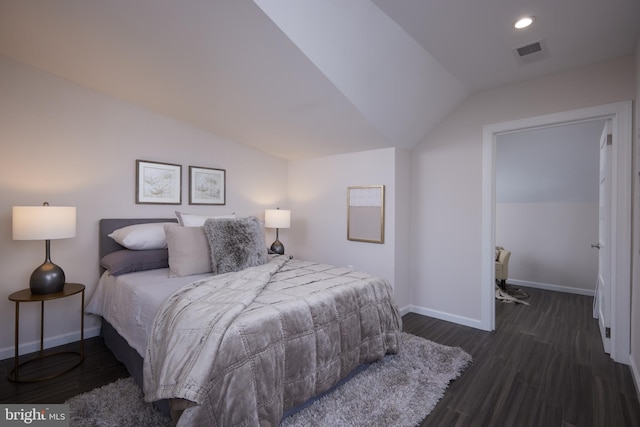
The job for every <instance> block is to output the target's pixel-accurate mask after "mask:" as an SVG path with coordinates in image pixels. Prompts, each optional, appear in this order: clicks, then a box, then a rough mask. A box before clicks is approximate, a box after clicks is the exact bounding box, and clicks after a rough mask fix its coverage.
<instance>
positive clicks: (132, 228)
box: [108, 222, 175, 251]
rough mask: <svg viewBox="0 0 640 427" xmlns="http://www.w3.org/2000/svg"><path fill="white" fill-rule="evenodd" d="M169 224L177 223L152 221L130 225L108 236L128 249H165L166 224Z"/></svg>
mask: <svg viewBox="0 0 640 427" xmlns="http://www.w3.org/2000/svg"><path fill="white" fill-rule="evenodd" d="M169 224H175V222H152V223H144V224H134V225H128V226H126V227H122V228H119V229H117V230H114V231H113V232H112V233H111V234H108V236H109V237H111V238H112V239H113V240H115V241H116V242H118V243H119V244H121V245H122V246H124V247H125V248H127V249H133V250H136V251H140V250H145V249H164V248H166V247H167V238H166V235H165V234H164V226H165V225H169Z"/></svg>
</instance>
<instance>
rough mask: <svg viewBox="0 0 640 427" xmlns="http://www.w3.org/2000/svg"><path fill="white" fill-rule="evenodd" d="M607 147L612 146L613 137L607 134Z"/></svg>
mask: <svg viewBox="0 0 640 427" xmlns="http://www.w3.org/2000/svg"><path fill="white" fill-rule="evenodd" d="M607 145H613V135H611V134H610V133H608V134H607Z"/></svg>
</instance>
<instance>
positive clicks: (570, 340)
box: [0, 289, 640, 427]
mask: <svg viewBox="0 0 640 427" xmlns="http://www.w3.org/2000/svg"><path fill="white" fill-rule="evenodd" d="M526 291H527V292H528V293H529V294H530V298H529V300H528V301H529V302H530V303H531V305H530V306H524V305H511V304H505V303H497V305H496V326H497V328H496V331H494V332H483V331H478V330H476V329H473V328H469V327H465V326H460V325H456V324H453V323H449V322H444V321H441V320H436V319H432V318H429V317H425V316H420V315H417V314H407V315H406V316H404V318H403V320H404V330H405V331H406V332H409V333H412V334H415V335H419V336H421V337H424V338H427V339H430V340H432V341H435V342H438V343H441V344H445V345H451V346H459V347H462V348H463V349H465V350H466V351H467V352H468V353H470V354H471V355H472V356H473V359H474V362H473V364H472V365H471V366H470V367H469V368H467V370H466V371H465V372H464V373H463V375H462V376H461V377H460V378H459V379H457V380H455V381H454V382H453V383H452V384H451V385H450V387H449V389H448V390H447V393H446V394H445V396H444V397H443V398H442V400H441V401H440V402H439V403H438V405H437V406H436V408H435V409H434V410H433V412H432V413H431V414H430V415H429V416H428V417H427V418H426V419H425V420H424V422H423V423H422V424H421V425H422V426H447V427H449V426H451V427H464V426H474V427H475V426H496V427H505V426H517V427H521V426H522V427H526V426H540V427H554V426H555V427H574V426H575V427H590V426H603V427H604V426H606V427H618V426H620V427H621V426H640V403H639V400H638V396H637V395H636V391H635V387H634V383H633V379H632V377H631V373H630V370H629V368H628V367H627V366H624V365H620V364H617V363H614V362H613V361H612V360H611V359H610V358H609V356H607V355H606V354H604V352H603V349H602V343H601V342H600V337H599V332H598V329H597V323H596V321H595V320H594V319H593V318H592V316H591V304H592V299H591V298H589V297H585V296H579V295H570V294H561V293H555V292H550V291H542V290H537V289H526ZM65 347H66V348H67V349H71V350H73V349H74V344H70V345H68V346H65ZM47 363H48V364H50V365H54V366H53V367H54V368H56V367H60V364H61V363H63V362H61V361H59V360H56V358H52V359H51V360H50V361H48V362H47ZM12 367H13V360H12V359H9V360H4V361H0V375H1V378H0V403H62V402H64V401H65V400H66V399H68V398H69V397H71V396H74V395H76V394H78V393H83V392H85V391H88V390H91V389H93V388H95V387H98V386H101V385H104V384H107V383H110V382H112V381H115V380H116V379H118V378H122V377H126V376H128V374H127V372H126V370H125V369H124V367H123V366H122V365H121V364H120V363H119V362H117V361H116V360H115V358H114V357H113V356H112V355H111V353H110V352H109V350H108V349H106V347H105V346H104V344H103V342H102V340H101V339H100V338H92V339H89V340H87V341H86V359H85V361H84V363H83V364H82V365H81V366H79V367H77V368H75V369H74V370H72V371H71V372H69V373H67V374H65V375H63V376H61V377H58V378H55V379H51V380H48V381H45V382H41V383H34V384H15V383H12V382H9V381H8V380H7V379H6V378H7V374H8V372H9V371H10V370H11V368H12ZM34 368H38V369H39V368H42V367H40V366H34ZM26 373H28V371H25V375H26ZM21 375H22V374H21Z"/></svg>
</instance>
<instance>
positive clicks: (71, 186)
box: [0, 57, 287, 359]
mask: <svg viewBox="0 0 640 427" xmlns="http://www.w3.org/2000/svg"><path fill="white" fill-rule="evenodd" d="M0 93H1V94H2V95H1V97H0V144H1V147H2V148H1V150H2V151H1V153H0V269H1V270H2V277H3V278H2V281H0V295H2V297H1V298H0V324H1V325H2V328H0V359H2V358H5V357H10V356H13V344H14V342H13V340H14V337H13V331H14V326H13V325H14V306H13V303H11V302H9V301H8V299H7V296H8V295H9V294H10V293H12V292H14V291H17V290H20V289H23V288H26V287H28V280H29V276H30V274H31V271H33V269H34V268H35V267H37V266H38V265H39V264H40V263H41V262H42V261H43V259H44V242H39V241H13V240H12V238H11V207H12V206H14V205H40V204H42V202H43V201H48V202H49V203H50V204H52V205H59V206H60V205H70V206H76V207H77V237H76V238H73V239H65V240H54V241H52V242H51V252H52V260H53V261H54V262H55V263H57V264H58V265H60V266H61V267H62V268H63V269H64V270H65V273H66V276H67V280H68V281H71V282H79V283H84V284H85V285H86V286H87V298H88V297H90V296H91V295H92V293H93V290H94V288H95V285H96V282H97V279H98V274H99V272H98V244H97V237H98V220H99V219H100V218H107V217H112V218H114V217H116V218H117V217H120V218H122V217H162V216H167V217H172V216H173V215H174V211H175V210H178V209H180V210H183V211H189V212H212V213H215V214H221V213H227V212H236V213H237V214H239V215H243V216H244V215H256V216H258V217H260V218H262V217H263V215H264V209H265V208H266V207H272V206H275V205H278V204H282V205H283V204H284V202H286V191H287V167H286V161H284V160H282V159H278V158H275V157H272V156H269V155H266V154H264V153H262V152H259V151H257V150H254V149H250V148H247V147H246V146H244V145H239V144H236V143H233V142H230V141H226V140H223V139H221V138H219V137H217V136H215V135H212V134H210V133H207V132H204V131H202V130H199V129H196V128H194V127H191V126H188V125H185V124H183V123H181V122H178V121H175V120H173V119H170V118H167V117H164V116H161V115H158V114H155V113H153V112H150V111H148V110H144V109H141V108H138V107H136V106H134V105H131V104H127V103H125V102H121V101H118V100H115V99H113V98H110V97H108V96H105V95H102V94H100V93H97V92H94V91H92V90H88V89H85V88H83V87H81V86H78V85H76V84H73V83H70V82H68V81H66V80H63V79H60V78H57V77H55V76H53V75H51V74H47V73H43V72H41V71H38V70H36V69H34V68H31V67H28V66H25V65H22V64H19V63H16V62H13V61H11V60H8V59H6V58H4V57H0ZM136 159H145V160H153V161H161V162H162V161H164V162H171V163H177V164H181V165H182V167H183V174H182V179H183V183H182V205H181V206H177V205H168V206H167V205H136V204H135V192H134V189H135V160H136ZM189 165H194V166H205V167H216V168H223V169H226V171H227V204H226V206H215V207H206V206H204V207H203V206H189V205H188V193H187V191H188V176H187V171H188V166H189ZM78 307H79V302H78V301H77V300H76V299H75V298H67V299H64V300H58V301H51V302H49V303H47V304H45V315H46V325H45V339H46V340H47V342H46V344H45V345H46V346H47V347H48V346H52V345H57V344H60V343H63V342H70V341H74V340H77V339H78V338H79V332H78V331H79V316H78V310H79V308H78ZM20 311H21V322H20V329H21V337H20V341H21V343H23V344H24V345H22V346H21V353H22V352H25V351H33V350H35V349H36V342H37V340H38V337H39V336H38V330H39V327H38V325H39V323H38V322H39V313H38V307H37V304H22V305H21V310H20ZM96 325H97V323H96V322H95V319H93V318H87V323H86V328H87V332H88V333H89V335H90V334H91V333H96V332H97V330H96V329H95V327H96Z"/></svg>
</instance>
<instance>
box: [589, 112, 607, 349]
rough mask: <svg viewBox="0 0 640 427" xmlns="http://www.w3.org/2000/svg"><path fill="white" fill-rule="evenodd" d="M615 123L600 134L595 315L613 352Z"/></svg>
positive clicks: (603, 340) (595, 246)
mask: <svg viewBox="0 0 640 427" xmlns="http://www.w3.org/2000/svg"><path fill="white" fill-rule="evenodd" d="M611 149H612V137H611V123H610V121H607V123H606V124H605V126H604V129H603V131H602V135H601V136H600V194H599V209H598V211H599V214H598V243H595V244H592V245H591V246H592V247H594V248H597V249H598V278H597V281H596V293H595V298H594V304H593V316H594V317H596V318H597V319H598V324H599V326H600V335H601V336H602V343H603V344H604V351H605V352H606V353H611V281H610V279H611V246H610V244H609V243H610V240H611V203H610V197H611V196H610V193H611V191H610V189H611Z"/></svg>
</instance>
